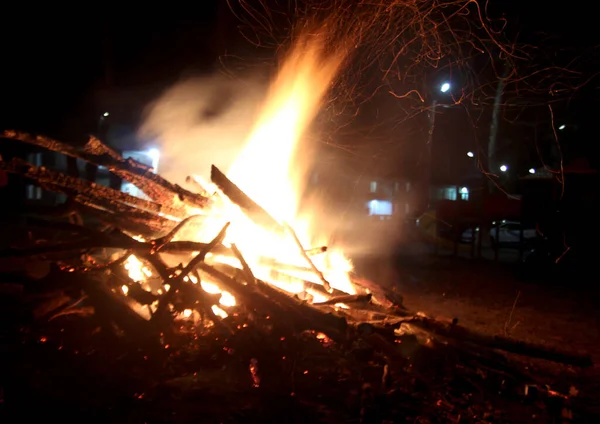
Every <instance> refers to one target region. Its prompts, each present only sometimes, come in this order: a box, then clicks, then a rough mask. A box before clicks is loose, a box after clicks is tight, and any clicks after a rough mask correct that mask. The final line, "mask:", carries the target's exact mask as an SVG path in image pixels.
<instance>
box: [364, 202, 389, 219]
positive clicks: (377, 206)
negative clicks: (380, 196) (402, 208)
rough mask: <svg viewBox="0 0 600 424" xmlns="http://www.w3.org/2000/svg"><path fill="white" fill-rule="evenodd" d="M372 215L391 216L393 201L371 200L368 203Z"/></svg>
mask: <svg viewBox="0 0 600 424" xmlns="http://www.w3.org/2000/svg"><path fill="white" fill-rule="evenodd" d="M367 207H368V208H369V215H370V216H381V215H384V216H386V215H387V216H389V215H391V214H392V211H393V207H392V202H390V201H389V200H371V201H369V202H368V203H367Z"/></svg>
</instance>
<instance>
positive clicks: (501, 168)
mask: <svg viewBox="0 0 600 424" xmlns="http://www.w3.org/2000/svg"><path fill="white" fill-rule="evenodd" d="M500 171H502V172H506V171H508V166H506V165H502V166H501V167H500Z"/></svg>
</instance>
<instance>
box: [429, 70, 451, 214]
mask: <svg viewBox="0 0 600 424" xmlns="http://www.w3.org/2000/svg"><path fill="white" fill-rule="evenodd" d="M449 90H450V83H449V82H448V81H445V82H443V83H442V85H440V92H442V93H447V92H448V91H449ZM434 97H435V96H434ZM437 104H438V102H437V99H435V98H434V99H433V102H432V103H431V108H430V109H429V137H428V138H427V162H428V163H427V166H426V167H424V168H425V169H426V174H425V175H426V177H425V179H426V181H425V184H423V186H424V187H425V188H426V190H427V191H426V195H425V197H426V199H427V209H429V206H430V203H431V187H430V184H431V173H432V166H431V161H432V159H431V145H432V143H433V131H434V129H435V112H436V109H437Z"/></svg>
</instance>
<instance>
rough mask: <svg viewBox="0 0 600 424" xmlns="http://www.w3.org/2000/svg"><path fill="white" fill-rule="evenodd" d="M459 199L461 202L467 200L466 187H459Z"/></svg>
mask: <svg viewBox="0 0 600 424" xmlns="http://www.w3.org/2000/svg"><path fill="white" fill-rule="evenodd" d="M459 192H460V198H461V199H462V200H469V189H468V188H466V187H461V188H460V190H459Z"/></svg>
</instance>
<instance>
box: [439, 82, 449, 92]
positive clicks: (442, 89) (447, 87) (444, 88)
mask: <svg viewBox="0 0 600 424" xmlns="http://www.w3.org/2000/svg"><path fill="white" fill-rule="evenodd" d="M448 90H450V83H449V82H445V83H443V84H442V86H441V87H440V91H441V92H442V93H446V92H447V91H448Z"/></svg>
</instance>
